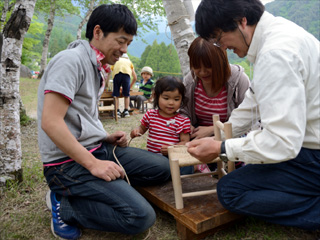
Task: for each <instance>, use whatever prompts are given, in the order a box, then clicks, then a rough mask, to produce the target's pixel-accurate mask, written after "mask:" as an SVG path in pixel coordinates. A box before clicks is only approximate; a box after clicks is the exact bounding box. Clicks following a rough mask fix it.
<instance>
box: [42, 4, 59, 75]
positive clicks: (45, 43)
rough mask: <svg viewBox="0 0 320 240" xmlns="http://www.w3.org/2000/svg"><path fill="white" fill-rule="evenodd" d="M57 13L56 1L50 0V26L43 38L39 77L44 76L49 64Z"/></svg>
mask: <svg viewBox="0 0 320 240" xmlns="http://www.w3.org/2000/svg"><path fill="white" fill-rule="evenodd" d="M55 15H56V1H55V0H51V1H50V13H49V17H48V28H47V31H46V35H45V36H44V40H43V47H42V56H41V61H40V73H39V76H38V78H41V77H42V75H43V73H44V70H45V69H46V66H47V56H48V49H49V41H50V36H51V32H52V29H53V24H54V17H55Z"/></svg>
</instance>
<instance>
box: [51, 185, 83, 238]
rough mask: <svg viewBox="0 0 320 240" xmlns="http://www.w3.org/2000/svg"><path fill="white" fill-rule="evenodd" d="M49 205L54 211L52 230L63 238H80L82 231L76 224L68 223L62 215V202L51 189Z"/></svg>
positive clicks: (55, 234) (56, 235) (52, 211)
mask: <svg viewBox="0 0 320 240" xmlns="http://www.w3.org/2000/svg"><path fill="white" fill-rule="evenodd" d="M46 203H47V207H48V208H49V210H50V211H51V213H52V218H51V231H52V233H53V235H54V236H55V237H60V238H62V239H78V238H79V237H80V236H81V231H80V229H79V228H77V227H75V226H70V225H68V224H66V223H65V222H64V221H63V220H62V219H61V217H60V202H59V201H58V200H57V199H56V194H55V193H54V192H52V191H51V190H49V191H48V192H47V194H46Z"/></svg>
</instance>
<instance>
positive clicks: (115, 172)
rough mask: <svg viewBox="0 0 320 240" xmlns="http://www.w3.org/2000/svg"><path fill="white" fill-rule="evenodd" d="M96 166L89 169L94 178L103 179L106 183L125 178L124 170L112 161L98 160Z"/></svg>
mask: <svg viewBox="0 0 320 240" xmlns="http://www.w3.org/2000/svg"><path fill="white" fill-rule="evenodd" d="M96 160H97V161H95V163H94V165H92V166H91V167H90V169H89V171H90V172H91V174H92V175H93V176H96V177H98V178H101V179H103V180H105V181H108V182H110V181H113V180H116V179H117V178H122V179H123V178H124V171H123V169H122V168H121V167H120V166H119V165H117V164H116V163H114V162H112V161H107V160H99V159H96Z"/></svg>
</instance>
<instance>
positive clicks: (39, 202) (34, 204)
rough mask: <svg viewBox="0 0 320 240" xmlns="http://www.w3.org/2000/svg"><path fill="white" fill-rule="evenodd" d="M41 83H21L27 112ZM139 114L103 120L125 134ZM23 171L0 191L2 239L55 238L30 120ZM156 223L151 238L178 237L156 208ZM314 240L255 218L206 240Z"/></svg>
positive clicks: (86, 235)
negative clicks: (20, 179)
mask: <svg viewBox="0 0 320 240" xmlns="http://www.w3.org/2000/svg"><path fill="white" fill-rule="evenodd" d="M38 84H39V81H38V80H34V79H22V80H21V85H20V93H21V97H22V101H23V103H24V105H25V107H26V109H27V112H35V109H36V102H37V100H36V99H37V86H38ZM141 117H142V115H141V114H139V115H134V116H131V118H129V119H120V120H119V121H118V122H115V121H114V120H113V119H106V120H103V121H102V122H103V125H104V127H105V129H106V130H107V131H108V132H110V133H111V132H114V131H117V130H122V131H125V132H126V133H127V134H129V133H130V131H131V130H132V129H133V128H134V127H136V126H138V125H139V120H140V118H141ZM21 144H22V161H23V162H22V168H23V179H24V180H23V182H22V183H20V184H17V183H10V184H8V186H7V187H6V188H4V189H2V192H1V191H0V193H1V195H0V239H3V240H13V239H22V240H29V239H30V240H34V239H36V240H37V239H39V240H42V239H43V240H47V239H55V238H54V237H53V235H52V234H51V230H50V212H49V210H48V209H47V207H46V204H45V201H44V197H45V193H46V191H47V190H48V187H47V184H46V182H45V179H44V177H43V173H42V163H41V161H40V155H39V149H38V143H37V122H36V120H34V119H33V120H31V121H30V122H29V123H28V124H27V125H26V126H22V127H21ZM130 146H133V147H139V148H145V147H146V134H145V135H144V136H142V137H140V138H136V139H134V140H133V141H132V142H131V144H130ZM155 211H156V214H157V220H156V223H155V224H154V225H153V226H152V227H151V229H150V234H151V235H150V237H149V240H175V239H178V235H177V233H176V225H175V220H174V218H173V217H172V216H171V215H169V214H168V213H166V212H163V211H161V210H160V209H158V208H156V207H155ZM147 234H148V231H146V232H144V233H141V234H139V235H137V236H128V235H124V234H120V233H105V232H100V231H94V230H89V229H84V230H83V235H82V238H81V239H92V240H99V239H107V240H114V239H116V240H117V239H119V240H120V239H121V240H129V239H130V240H140V239H144V238H145V237H146V236H147ZM214 239H216V240H218V239H223V240H225V239H228V240H238V239H243V240H255V239H257V240H301V239H303V240H315V239H320V232H319V231H318V232H307V231H303V230H301V229H298V228H293V227H283V226H279V225H275V224H269V223H265V222H263V221H260V220H257V219H254V218H243V219H242V220H241V221H239V222H237V223H235V224H234V225H232V226H231V227H229V228H227V229H224V230H221V231H219V232H217V233H216V234H214V235H212V236H208V237H207V238H206V240H214Z"/></svg>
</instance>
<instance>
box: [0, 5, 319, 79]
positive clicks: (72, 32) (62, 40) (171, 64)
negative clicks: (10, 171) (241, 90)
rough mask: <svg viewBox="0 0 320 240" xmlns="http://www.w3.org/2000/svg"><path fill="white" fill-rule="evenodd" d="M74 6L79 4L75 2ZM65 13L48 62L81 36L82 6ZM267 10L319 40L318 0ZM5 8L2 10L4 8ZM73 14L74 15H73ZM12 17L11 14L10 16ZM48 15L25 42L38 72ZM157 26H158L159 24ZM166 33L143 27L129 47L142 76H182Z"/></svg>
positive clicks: (25, 56) (29, 62)
mask: <svg viewBox="0 0 320 240" xmlns="http://www.w3.org/2000/svg"><path fill="white" fill-rule="evenodd" d="M74 5H76V4H75V3H74ZM63 6H65V7H66V8H67V7H68V8H69V10H68V9H67V10H63V11H61V12H60V14H56V17H55V18H54V26H53V29H52V33H51V36H50V41H49V48H48V52H47V61H50V59H51V58H52V57H53V56H54V55H55V54H57V53H58V52H60V51H61V50H63V49H65V48H66V47H67V46H68V44H69V43H70V42H71V41H73V40H75V39H76V37H77V29H78V26H79V23H80V22H81V20H82V18H81V17H80V16H81V15H84V13H83V11H81V8H80V7H79V6H75V7H76V8H74V9H71V10H70V6H66V5H62V6H61V7H63ZM0 7H1V3H0ZM265 7H266V10H267V11H269V12H271V13H272V14H274V15H275V16H282V17H284V18H287V19H289V20H292V21H293V22H295V23H297V24H298V25H300V26H302V27H303V28H304V29H306V30H307V31H309V32H310V33H311V34H313V35H314V36H315V37H316V38H317V39H319V36H320V33H319V32H320V17H319V12H320V11H319V1H318V0H309V1H302V0H295V1H287V0H286V1H283V0H275V1H273V2H270V3H268V4H266V5H265ZM0 9H2V7H1V8H0ZM69 12H71V13H72V14H70V13H69ZM7 15H9V13H8V14H7ZM47 19H48V14H46V13H45V11H44V10H43V8H40V9H38V10H37V9H36V11H35V14H34V16H33V19H32V23H31V25H30V28H29V30H28V33H27V35H26V37H25V40H24V43H23V52H22V64H24V65H26V66H27V67H29V69H31V70H34V71H39V70H40V60H41V55H42V49H43V41H44V38H45V33H46V29H47ZM156 21H157V24H158V25H159V26H162V27H163V26H165V25H166V19H165V18H156V20H155V22H156ZM155 26H157V25H155ZM163 28H164V30H161V29H160V28H159V29H152V28H149V31H146V29H141V28H139V34H138V36H137V37H136V38H135V39H134V41H133V42H132V44H131V45H130V46H129V49H128V53H129V56H130V59H131V61H132V62H133V63H134V66H135V70H136V72H137V73H138V75H139V72H140V70H141V68H142V67H143V66H145V65H148V66H151V67H152V68H153V70H154V71H155V77H154V78H155V79H157V78H159V77H161V76H163V75H168V74H171V75H176V76H178V77H182V74H181V69H180V63H179V58H178V54H177V51H176V49H175V46H174V44H173V42H172V39H171V34H170V29H169V27H166V28H165V27H163ZM84 32H85V26H84V27H83V31H82V35H81V38H82V39H85V37H84ZM228 55H229V61H230V62H231V63H237V64H240V65H242V66H243V67H244V68H245V69H246V73H247V74H248V76H250V66H249V62H248V61H246V59H245V58H244V59H239V58H238V56H237V55H235V54H233V53H232V52H231V51H230V52H228Z"/></svg>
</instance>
